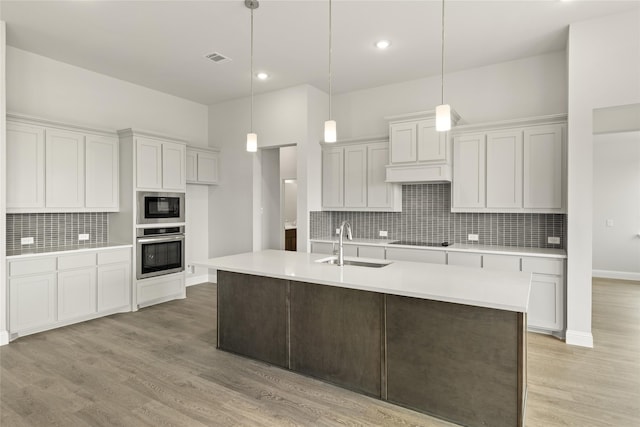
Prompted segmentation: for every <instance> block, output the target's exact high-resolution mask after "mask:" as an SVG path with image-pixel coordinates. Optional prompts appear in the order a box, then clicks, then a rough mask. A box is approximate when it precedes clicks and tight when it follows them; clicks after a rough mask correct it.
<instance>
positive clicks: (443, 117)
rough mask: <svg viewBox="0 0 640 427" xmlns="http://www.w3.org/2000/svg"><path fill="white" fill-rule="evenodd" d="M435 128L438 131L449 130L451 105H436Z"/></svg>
mask: <svg viewBox="0 0 640 427" xmlns="http://www.w3.org/2000/svg"><path fill="white" fill-rule="evenodd" d="M436 130H437V131H438V132H446V131H448V130H451V107H450V106H449V104H442V105H438V106H437V107H436Z"/></svg>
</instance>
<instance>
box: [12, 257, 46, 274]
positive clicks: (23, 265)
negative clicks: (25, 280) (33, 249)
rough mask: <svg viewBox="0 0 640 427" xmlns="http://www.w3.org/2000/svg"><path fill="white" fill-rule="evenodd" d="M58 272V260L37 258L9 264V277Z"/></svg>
mask: <svg viewBox="0 0 640 427" xmlns="http://www.w3.org/2000/svg"><path fill="white" fill-rule="evenodd" d="M54 271H56V258H55V257H51V258H35V259H28V260H24V261H10V262H9V276H22V275H25V274H38V273H51V272H54Z"/></svg>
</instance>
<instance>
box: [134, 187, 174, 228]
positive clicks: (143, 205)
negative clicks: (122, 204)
mask: <svg viewBox="0 0 640 427" xmlns="http://www.w3.org/2000/svg"><path fill="white" fill-rule="evenodd" d="M168 222H172V223H173V222H175V223H184V222H185V218H184V193H156V192H142V191H139V192H138V224H162V223H168Z"/></svg>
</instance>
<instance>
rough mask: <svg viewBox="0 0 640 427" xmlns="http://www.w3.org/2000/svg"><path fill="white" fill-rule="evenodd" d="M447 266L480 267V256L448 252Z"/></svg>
mask: <svg viewBox="0 0 640 427" xmlns="http://www.w3.org/2000/svg"><path fill="white" fill-rule="evenodd" d="M447 264H449V265H462V266H465V267H476V268H481V267H482V255H480V254H469V253H464V252H449V253H448V260H447Z"/></svg>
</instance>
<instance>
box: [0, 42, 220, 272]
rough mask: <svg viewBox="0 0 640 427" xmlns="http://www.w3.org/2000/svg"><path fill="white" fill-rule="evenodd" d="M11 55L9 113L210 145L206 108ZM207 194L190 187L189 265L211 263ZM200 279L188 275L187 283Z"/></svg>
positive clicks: (69, 67) (71, 68) (31, 55)
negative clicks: (194, 260)
mask: <svg viewBox="0 0 640 427" xmlns="http://www.w3.org/2000/svg"><path fill="white" fill-rule="evenodd" d="M6 53H7V59H6V78H7V83H6V84H7V92H6V96H7V110H8V111H9V112H14V113H21V114H26V115H29V116H35V117H40V118H44V119H50V120H55V121H59V122H63V123H69V124H77V125H85V126H89V127H97V128H101V129H108V130H113V131H116V130H118V129H125V128H134V129H143V130H147V131H152V132H154V133H157V134H161V135H162V134H164V135H167V136H171V137H176V138H180V139H183V140H186V141H188V143H189V144H191V145H200V146H205V145H207V143H208V108H207V106H206V105H202V104H198V103H196V102H193V101H189V100H186V99H182V98H178V97H176V96H173V95H169V94H166V93H163V92H159V91H155V90H152V89H149V88H146V87H143V86H138V85H135V84H133V83H129V82H125V81H123V80H119V79H115V78H113V77H109V76H106V75H104V74H99V73H96V72H93V71H89V70H86V69H83V68H79V67H76V66H73V65H70V64H65V63H63V62H59V61H54V60H52V59H50V58H47V57H44V56H41V55H36V54H34V53H31V52H27V51H24V50H21V49H16V48H14V47H11V46H8V47H7V52H6ZM3 93H4V92H3ZM132 185H133V183H132ZM207 193H208V191H207V190H206V188H203V186H196V185H188V186H187V196H186V204H187V206H188V210H187V218H188V224H187V228H186V254H185V257H186V262H187V263H189V262H190V261H191V260H193V259H202V258H206V257H207V253H208V243H209V242H208V238H207V229H208V219H207V217H208V212H207V208H208V202H207V198H208V194H207ZM3 236H4V234H3ZM200 273H202V271H201V272H200ZM198 275H199V273H198V271H196V274H187V282H188V283H189V282H193V280H194V279H196V277H198Z"/></svg>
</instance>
